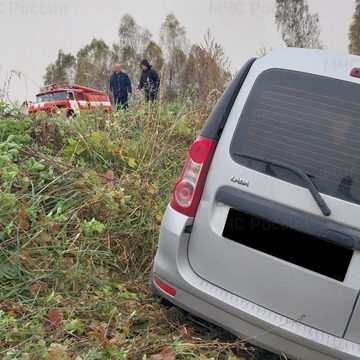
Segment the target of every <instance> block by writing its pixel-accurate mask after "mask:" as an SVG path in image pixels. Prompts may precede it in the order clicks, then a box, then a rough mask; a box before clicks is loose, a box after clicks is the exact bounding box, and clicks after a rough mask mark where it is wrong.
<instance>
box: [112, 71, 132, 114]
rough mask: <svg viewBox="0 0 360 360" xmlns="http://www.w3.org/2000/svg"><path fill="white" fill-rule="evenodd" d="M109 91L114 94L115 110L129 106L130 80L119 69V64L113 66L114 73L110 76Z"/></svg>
mask: <svg viewBox="0 0 360 360" xmlns="http://www.w3.org/2000/svg"><path fill="white" fill-rule="evenodd" d="M110 91H111V92H112V93H113V95H114V102H115V107H116V110H119V109H126V108H128V107H129V103H128V97H129V96H131V95H132V88H131V81H130V78H129V76H128V75H127V74H126V73H124V72H123V71H122V70H121V65H120V64H115V66H114V73H113V74H112V75H111V77H110Z"/></svg>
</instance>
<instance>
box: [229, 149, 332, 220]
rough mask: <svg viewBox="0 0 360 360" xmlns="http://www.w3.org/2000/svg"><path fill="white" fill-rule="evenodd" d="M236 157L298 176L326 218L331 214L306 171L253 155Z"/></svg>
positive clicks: (241, 154) (243, 154) (239, 154)
mask: <svg viewBox="0 0 360 360" xmlns="http://www.w3.org/2000/svg"><path fill="white" fill-rule="evenodd" d="M234 155H236V156H241V157H244V158H247V159H252V160H257V161H261V162H263V163H265V164H269V165H275V166H279V167H282V168H284V169H287V170H290V171H291V172H293V173H294V174H296V175H298V176H299V177H300V178H301V179H302V180H303V181H304V183H305V185H306V186H307V188H308V189H309V191H310V192H311V195H312V196H313V198H314V200H315V201H316V203H317V205H318V206H319V208H320V210H321V212H322V213H323V214H324V215H325V216H329V215H330V214H331V210H330V209H329V207H328V206H327V204H326V202H325V200H324V199H323V198H322V197H321V195H320V193H319V191H318V190H317V189H316V187H315V185H314V183H313V182H312V180H311V178H310V176H309V175H308V174H307V173H306V172H305V171H304V170H302V169H299V168H297V167H295V166H292V165H290V164H287V163H285V162H282V161H277V160H272V159H268V158H264V157H261V156H256V155H251V154H247V153H234Z"/></svg>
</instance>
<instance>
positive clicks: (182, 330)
mask: <svg viewBox="0 0 360 360" xmlns="http://www.w3.org/2000/svg"><path fill="white" fill-rule="evenodd" d="M179 331H180V332H181V333H182V334H184V335H189V331H188V329H187V328H186V327H185V326H180V329H179Z"/></svg>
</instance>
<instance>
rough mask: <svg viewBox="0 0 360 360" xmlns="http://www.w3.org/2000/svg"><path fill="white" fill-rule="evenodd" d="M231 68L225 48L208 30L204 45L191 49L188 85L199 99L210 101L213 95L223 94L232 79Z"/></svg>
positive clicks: (186, 75) (186, 80)
mask: <svg viewBox="0 0 360 360" xmlns="http://www.w3.org/2000/svg"><path fill="white" fill-rule="evenodd" d="M229 68H230V61H229V59H228V57H227V56H226V55H225V51H224V48H223V47H222V46H221V45H220V44H219V43H217V42H216V41H215V39H214V38H213V36H212V35H211V32H210V30H208V31H207V32H206V34H205V35H204V43H203V44H200V45H198V44H196V45H193V46H192V47H191V50H190V53H189V56H188V59H187V62H186V69H185V82H186V85H187V87H188V89H189V90H191V91H192V92H193V94H195V95H196V96H197V97H199V98H201V99H203V100H208V97H209V96H210V95H211V94H213V93H215V94H216V95H218V94H220V93H222V92H223V90H224V88H225V86H226V84H227V83H228V82H229V80H230V79H231V74H230V71H229Z"/></svg>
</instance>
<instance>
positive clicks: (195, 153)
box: [171, 136, 217, 217]
mask: <svg viewBox="0 0 360 360" xmlns="http://www.w3.org/2000/svg"><path fill="white" fill-rule="evenodd" d="M216 144H217V142H216V141H214V140H211V139H208V138H204V137H201V136H200V137H198V138H197V139H196V140H195V141H194V142H193V144H192V145H191V146H190V150H189V155H188V158H187V160H186V162H185V165H184V168H183V170H182V172H181V175H180V177H179V179H178V180H177V182H176V184H175V186H174V190H173V196H172V199H171V207H172V208H173V209H174V210H176V211H178V212H180V213H182V214H184V215H187V216H191V217H193V216H195V214H196V211H197V208H198V206H199V201H200V198H201V194H202V191H203V188H204V184H205V180H206V176H207V172H208V170H209V167H210V163H211V160H212V157H213V154H214V151H215V148H216Z"/></svg>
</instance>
